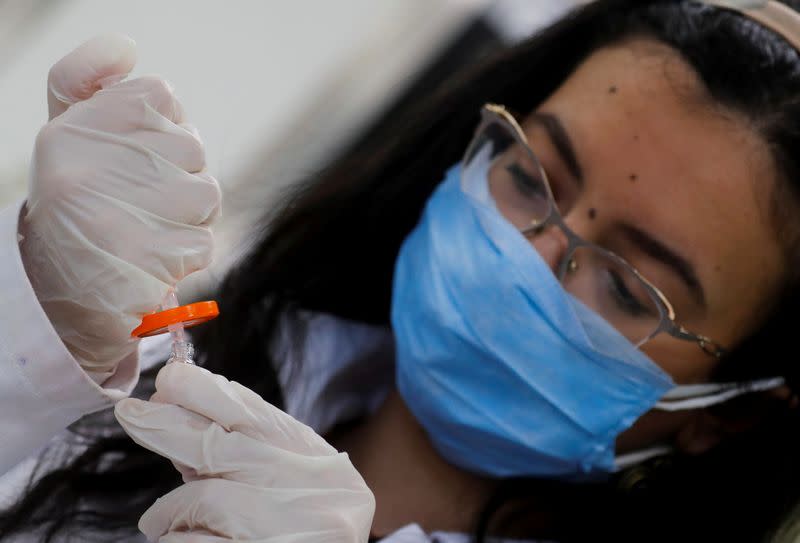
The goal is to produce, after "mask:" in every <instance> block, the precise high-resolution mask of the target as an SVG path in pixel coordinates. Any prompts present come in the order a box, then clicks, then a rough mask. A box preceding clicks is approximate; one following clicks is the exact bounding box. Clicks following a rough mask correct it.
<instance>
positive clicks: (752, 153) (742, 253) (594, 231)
mask: <svg viewBox="0 0 800 543" xmlns="http://www.w3.org/2000/svg"><path fill="white" fill-rule="evenodd" d="M520 122H521V124H522V127H523V130H524V131H525V133H526V135H527V137H528V140H529V142H530V145H531V147H532V149H533V150H534V152H535V153H536V155H537V156H538V158H539V160H540V162H541V164H542V166H543V168H544V169H545V171H546V172H547V174H548V176H549V180H550V184H551V188H552V189H553V193H554V196H555V198H556V202H557V204H558V207H559V210H560V211H561V214H562V216H563V217H564V220H565V223H566V224H567V225H568V226H569V227H570V228H571V229H572V230H573V231H574V232H575V233H576V234H577V235H579V236H581V237H583V238H584V239H586V240H588V241H591V242H594V243H596V244H598V245H600V246H602V247H605V248H607V249H609V250H611V251H612V252H614V253H616V254H618V255H620V256H621V257H623V258H624V259H626V260H627V261H628V262H629V263H631V264H632V265H633V266H634V267H635V268H637V269H638V270H639V271H640V272H641V274H642V275H643V276H644V277H646V278H647V279H648V280H649V281H650V282H651V283H652V284H653V285H655V286H656V287H658V288H659V289H660V290H661V291H662V292H663V293H664V294H665V295H666V297H667V298H668V299H669V301H670V302H671V304H672V305H673V307H674V309H675V314H676V321H677V322H678V323H679V324H681V325H683V326H684V327H685V328H687V329H689V330H691V331H692V332H695V333H698V334H702V335H705V336H708V337H710V338H712V339H713V340H715V341H716V342H718V343H720V344H722V345H723V346H726V347H729V348H730V347H732V346H735V345H736V343H737V342H738V341H741V340H742V339H743V338H744V337H745V336H746V335H747V334H748V333H750V332H752V331H753V330H754V328H755V327H756V326H757V325H758V324H759V322H760V320H761V319H762V318H763V315H764V312H765V310H766V309H767V306H768V305H769V301H770V300H772V298H773V297H774V296H775V293H776V290H777V286H778V285H779V284H780V281H781V279H782V271H781V270H782V266H783V260H782V258H783V257H782V252H781V248H780V246H779V244H778V241H777V236H776V234H775V228H774V227H773V223H772V222H771V218H770V203H771V197H772V191H773V185H774V182H775V179H776V178H777V175H776V170H775V167H774V165H773V163H772V158H771V155H770V153H769V152H768V149H767V146H766V143H765V141H764V140H763V138H762V137H761V136H759V135H758V134H757V133H756V132H755V131H754V130H753V129H752V128H751V127H750V126H749V125H748V123H747V122H746V120H745V119H744V117H742V116H740V115H737V114H736V113H734V112H732V111H730V110H727V109H725V108H722V107H720V106H716V105H714V103H713V101H712V99H711V98H710V97H709V96H708V95H707V93H706V91H705V89H704V87H703V86H702V85H701V83H700V82H699V81H698V79H697V76H696V75H695V73H694V71H693V70H692V69H691V67H689V66H688V65H687V64H686V63H685V62H684V61H683V60H682V59H681V58H680V57H679V56H678V54H676V53H675V52H674V51H673V50H671V49H669V48H667V47H665V46H663V45H660V44H658V43H656V42H653V41H650V40H645V39H639V40H634V41H629V42H626V43H624V44H619V45H616V46H613V47H608V48H604V49H601V50H599V51H597V52H596V53H595V54H593V55H592V56H590V57H589V58H588V59H587V60H586V61H585V62H584V63H583V64H581V65H580V66H579V67H578V68H577V70H576V71H575V72H574V73H573V74H572V75H571V76H570V77H569V78H568V79H567V80H566V81H565V82H564V84H563V85H562V86H561V87H560V88H559V89H557V90H556V91H555V92H554V93H553V94H552V95H551V96H550V97H549V98H548V99H547V100H546V101H545V102H544V103H542V104H541V106H540V107H539V108H538V109H537V110H536V111H535V112H534V113H533V114H531V115H529V116H528V117H527V118H524V119H520ZM498 206H499V207H501V211H502V206H503V203H502V202H498ZM506 211H509V210H506ZM531 243H533V244H534V245H535V247H536V248H537V249H538V250H539V252H540V253H541V254H542V255H543V256H544V257H545V259H546V260H547V261H548V262H550V263H551V265H552V266H553V267H554V268H555V266H556V265H557V263H558V262H560V260H561V258H560V257H561V256H562V255H563V252H564V250H565V248H566V239H565V237H564V235H563V234H562V232H561V231H560V230H559V229H557V228H550V229H548V230H545V231H544V232H543V233H541V234H539V235H538V236H535V237H533V238H531ZM642 349H643V350H644V351H645V352H646V353H647V354H648V355H649V356H650V357H651V358H652V359H653V360H654V361H655V362H657V363H658V364H659V365H660V366H661V367H662V368H663V369H664V370H665V371H666V372H667V373H669V374H670V375H671V376H672V377H673V379H674V380H675V381H676V382H677V383H693V382H702V381H707V380H708V379H709V377H710V375H711V372H712V370H713V369H714V367H715V364H716V363H717V361H716V360H715V359H714V358H713V357H711V356H709V355H708V354H706V353H705V352H703V351H702V350H701V349H700V348H699V347H698V345H697V344H696V343H692V342H688V341H681V340H678V339H675V338H673V337H671V336H669V335H667V334H660V335H658V336H656V337H655V338H654V339H652V340H651V341H649V342H648V343H646V344H645V345H644V346H643V347H642Z"/></svg>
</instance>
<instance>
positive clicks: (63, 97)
mask: <svg viewBox="0 0 800 543" xmlns="http://www.w3.org/2000/svg"><path fill="white" fill-rule="evenodd" d="M135 64H136V42H134V41H133V40H132V39H130V38H129V37H127V36H124V35H122V34H104V35H100V36H95V37H94V38H92V39H90V40H89V41H86V42H84V43H83V44H81V45H80V46H78V48H77V49H75V50H74V51H72V52H71V53H69V54H68V55H67V56H65V57H64V58H62V59H61V60H59V61H58V62H56V63H55V65H53V67H52V68H50V73H49V75H48V77H47V104H48V107H49V110H50V115H49V117H50V120H53V119H54V118H55V117H57V116H59V115H61V114H62V113H64V112H65V111H66V110H67V108H68V107H69V106H71V105H72V104H74V103H75V102H80V101H81V100H86V99H87V98H91V96H92V95H93V94H94V93H95V92H97V91H98V90H100V89H102V88H104V87H107V86H109V85H113V84H114V83H117V82H119V81H121V80H123V79H125V77H126V76H127V75H128V73H129V72H130V71H131V70H132V69H133V67H134V65H135Z"/></svg>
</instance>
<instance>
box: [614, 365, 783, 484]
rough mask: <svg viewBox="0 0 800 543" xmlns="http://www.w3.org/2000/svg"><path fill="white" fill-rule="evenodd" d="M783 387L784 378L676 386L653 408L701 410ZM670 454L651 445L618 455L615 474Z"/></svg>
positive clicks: (665, 447) (669, 450)
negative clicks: (739, 397) (744, 396)
mask: <svg viewBox="0 0 800 543" xmlns="http://www.w3.org/2000/svg"><path fill="white" fill-rule="evenodd" d="M784 384H786V381H785V379H784V378H783V377H772V378H769V379H759V380H757V381H750V382H748V383H708V384H702V385H679V386H676V387H675V388H673V389H672V390H670V391H669V392H667V393H666V394H665V395H664V396H663V397H662V399H661V401H659V402H658V403H656V404H655V406H654V408H655V409H659V410H661V411H688V410H690V409H702V408H704V407H709V406H712V405H716V404H720V403H723V402H726V401H728V400H731V399H733V398H736V397H737V396H743V395H745V394H752V393H755V392H765V391H767V390H773V389H776V388H778V387H781V386H783V385H784ZM673 452H675V448H674V447H671V446H669V445H654V446H652V447H647V448H645V449H641V450H638V451H633V452H630V453H625V454H621V455H618V456H617V457H615V458H614V471H615V472H618V471H622V470H624V469H627V468H630V467H632V466H635V465H637V464H641V463H642V462H645V461H647V460H650V459H651V458H655V457H657V456H665V455H668V454H671V453H673Z"/></svg>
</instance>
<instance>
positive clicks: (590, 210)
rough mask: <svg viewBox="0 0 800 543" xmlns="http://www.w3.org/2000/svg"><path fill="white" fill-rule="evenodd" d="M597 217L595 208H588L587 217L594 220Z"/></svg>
mask: <svg viewBox="0 0 800 543" xmlns="http://www.w3.org/2000/svg"><path fill="white" fill-rule="evenodd" d="M596 217H597V210H596V209H595V208H591V209H589V219H591V220H594V219H595V218H596Z"/></svg>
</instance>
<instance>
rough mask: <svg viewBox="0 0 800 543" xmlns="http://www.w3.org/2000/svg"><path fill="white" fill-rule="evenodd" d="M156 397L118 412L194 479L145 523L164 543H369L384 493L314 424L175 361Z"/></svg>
mask: <svg viewBox="0 0 800 543" xmlns="http://www.w3.org/2000/svg"><path fill="white" fill-rule="evenodd" d="M156 389H157V392H156V394H155V395H154V396H153V399H152V400H151V401H149V402H147V401H142V400H137V399H133V398H127V399H124V400H122V401H120V402H119V403H117V406H116V409H115V414H116V416H117V420H118V421H119V422H120V424H122V427H123V428H124V429H125V431H126V432H128V434H129V435H130V436H131V437H132V438H133V440H134V441H136V442H137V443H139V444H140V445H142V446H143V447H146V448H148V449H150V450H152V451H155V452H157V453H158V454H160V455H162V456H165V457H167V458H169V459H170V460H172V462H173V464H174V465H175V467H176V468H177V469H178V470H179V471H180V472H181V474H182V475H183V480H184V481H185V484H184V485H182V486H180V487H178V488H177V489H176V490H173V491H172V492H170V493H169V494H167V495H166V496H164V497H163V498H160V499H159V500H157V501H156V502H155V503H154V504H153V505H152V506H151V507H150V509H148V510H147V512H145V514H144V515H143V516H142V518H141V520H140V521H139V529H140V530H141V531H142V532H144V534H145V535H146V536H147V538H148V539H149V540H150V541H159V542H160V543H175V542H189V541H192V542H199V543H211V542H222V541H257V542H262V543H265V542H269V543H273V542H274V543H277V542H281V543H311V542H313V543H321V542H325V543H333V542H348V543H353V542H366V541H367V540H368V537H369V531H370V527H371V525H372V516H373V514H374V512H375V498H374V497H373V495H372V492H370V490H369V488H367V486H366V484H365V483H364V480H363V479H362V478H361V476H360V475H359V473H358V472H357V471H356V469H355V468H354V467H353V465H352V464H351V463H350V460H349V458H348V456H347V454H346V453H337V452H336V450H335V449H334V448H333V447H331V446H330V445H329V444H328V443H327V442H325V440H324V439H322V437H320V436H319V435H317V434H316V433H315V432H314V431H313V430H312V429H311V428H309V427H308V426H305V425H304V424H301V423H300V422H298V421H296V420H295V419H293V418H292V417H290V416H289V415H287V414H286V413H284V412H283V411H281V410H279V409H278V408H276V407H274V406H272V405H270V404H268V403H267V402H265V401H264V400H262V399H261V397H260V396H258V394H256V393H255V392H253V391H251V390H250V389H248V388H245V387H244V386H242V385H240V384H238V383H236V382H231V381H228V380H227V379H225V378H224V377H221V376H219V375H215V374H213V373H210V372H209V371H208V370H205V369H203V368H200V367H197V366H193V365H189V364H182V363H172V364H167V365H166V366H165V367H164V368H163V369H162V370H161V371H160V372H159V374H158V377H157V380H156Z"/></svg>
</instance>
